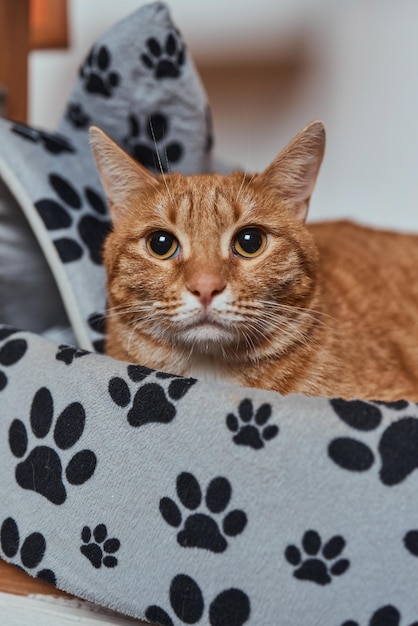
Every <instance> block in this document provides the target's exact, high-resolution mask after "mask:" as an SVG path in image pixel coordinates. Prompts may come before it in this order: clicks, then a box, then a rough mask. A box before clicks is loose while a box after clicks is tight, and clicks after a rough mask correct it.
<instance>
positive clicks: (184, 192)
mask: <svg viewBox="0 0 418 626" xmlns="http://www.w3.org/2000/svg"><path fill="white" fill-rule="evenodd" d="M92 143H93V147H94V152H95V156H96V160H97V162H98V166H99V171H100V172H101V176H102V181H103V184H104V187H105V190H106V192H107V195H108V198H109V203H110V208H111V214H112V218H113V223H114V229H113V232H112V233H111V234H110V235H109V237H108V239H107V241H106V243H105V248H104V259H105V265H106V269H107V275H108V298H109V314H108V319H107V343H106V352H107V353H108V354H110V355H112V356H114V357H116V358H120V359H123V360H127V361H131V362H136V363H140V364H142V365H147V366H148V367H151V368H156V369H160V370H165V371H167V372H171V373H175V374H180V375H185V376H195V377H198V378H201V379H205V380H219V381H225V382H235V383H237V384H239V385H243V386H252V387H259V388H264V389H274V390H277V391H280V392H281V393H291V392H298V393H304V394H307V395H321V396H341V397H345V398H350V397H360V398H368V399H379V400H388V401H393V400H396V399H399V398H407V399H411V400H418V278H417V276H416V268H418V236H413V235H401V234H395V233H390V232H384V231H376V230H374V229H369V228H366V227H362V226H358V225H355V224H352V223H350V222H327V223H318V224H311V225H308V226H306V225H305V224H304V219H305V216H306V212H307V208H308V204H309V198H310V195H311V192H312V189H313V186H314V183H315V179H316V176H317V173H318V170H319V166H320V163H321V160H322V154H323V149H324V132H323V127H322V124H320V123H319V122H318V123H312V124H311V125H309V126H308V127H306V129H304V130H303V131H302V132H301V133H300V134H299V135H298V136H297V137H296V138H295V139H294V140H293V141H292V142H291V143H290V144H289V146H287V147H286V148H285V150H284V151H283V152H282V153H281V154H280V155H279V157H277V159H276V160H275V161H274V162H273V164H272V165H271V166H270V167H269V168H267V170H266V171H265V172H264V173H262V174H257V175H254V176H249V175H244V174H243V173H238V172H237V173H234V174H231V175H228V176H221V175H209V174H208V175H199V176H189V177H183V176H181V175H179V174H173V175H166V176H164V177H163V176H161V177H155V176H152V175H151V174H149V173H148V172H146V171H145V170H144V169H143V168H142V167H141V166H139V165H138V164H136V163H135V162H133V161H132V160H131V159H129V157H127V156H126V155H125V154H124V153H123V152H122V151H121V150H120V149H119V148H117V147H116V146H115V145H114V144H112V142H110V140H109V139H108V138H107V137H106V136H104V134H103V133H101V132H100V131H99V130H97V129H95V130H93V131H92Z"/></svg>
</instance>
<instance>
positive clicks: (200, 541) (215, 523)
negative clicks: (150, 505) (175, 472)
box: [160, 472, 247, 553]
mask: <svg viewBox="0 0 418 626" xmlns="http://www.w3.org/2000/svg"><path fill="white" fill-rule="evenodd" d="M176 490H177V496H178V499H179V501H180V504H181V506H183V507H184V509H186V510H185V511H184V512H183V513H182V512H181V510H180V507H179V505H177V504H176V502H175V501H174V500H172V499H171V498H167V497H166V498H162V499H161V500H160V513H161V515H162V517H163V518H164V520H165V521H166V522H167V524H170V526H173V527H174V528H180V527H181V528H182V529H181V530H180V531H179V532H178V534H177V541H178V543H179V544H180V545H181V546H183V547H186V548H203V549H205V550H210V551H211V552H215V553H220V552H224V551H225V550H226V549H227V547H228V543H227V541H226V538H225V537H226V536H227V537H236V536H237V535H240V534H241V533H242V532H243V530H244V528H245V526H246V525H247V516H246V514H245V513H244V511H241V510H239V509H235V510H233V511H229V512H228V513H227V512H226V510H227V508H228V506H229V502H230V500H231V495H232V489H231V485H230V483H229V481H228V480H227V479H226V478H224V477H222V476H218V477H217V478H214V479H213V480H211V482H210V483H209V485H208V487H207V490H206V495H205V504H206V509H207V511H206V512H203V511H202V510H201V506H202V491H201V489H200V485H199V483H198V481H197V480H196V478H195V477H194V476H193V474H190V473H188V472H183V473H182V474H179V476H178V477H177V481H176ZM184 515H187V517H186V519H183V516H184ZM217 516H218V520H216V517H217ZM219 516H221V517H219Z"/></svg>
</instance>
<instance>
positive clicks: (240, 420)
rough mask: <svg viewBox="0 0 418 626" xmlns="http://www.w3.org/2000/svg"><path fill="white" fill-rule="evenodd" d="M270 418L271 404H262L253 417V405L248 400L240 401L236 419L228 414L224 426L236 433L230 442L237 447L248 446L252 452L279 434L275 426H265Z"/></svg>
mask: <svg viewBox="0 0 418 626" xmlns="http://www.w3.org/2000/svg"><path fill="white" fill-rule="evenodd" d="M270 417H271V404H267V403H266V404H262V405H261V406H260V407H259V408H258V409H257V411H256V413H255V415H254V407H253V403H252V401H251V400H250V399H249V398H245V399H244V400H242V401H241V402H240V404H239V407H238V417H236V415H234V414H233V413H229V414H228V416H227V418H226V425H227V427H228V429H229V430H230V431H231V432H232V433H236V434H235V436H234V437H233V438H232V441H233V442H234V443H236V444H237V445H239V446H249V447H250V448H254V450H260V448H263V447H264V444H265V442H266V441H270V439H273V438H274V437H276V436H277V435H278V433H279V429H278V427H277V426H276V425H275V424H269V425H267V422H268V420H269V419H270Z"/></svg>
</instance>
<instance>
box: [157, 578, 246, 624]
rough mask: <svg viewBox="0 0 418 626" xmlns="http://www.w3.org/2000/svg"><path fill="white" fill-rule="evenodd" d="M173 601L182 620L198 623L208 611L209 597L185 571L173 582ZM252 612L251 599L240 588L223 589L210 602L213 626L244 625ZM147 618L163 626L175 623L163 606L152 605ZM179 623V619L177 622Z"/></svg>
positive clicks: (171, 600) (181, 622)
mask: <svg viewBox="0 0 418 626" xmlns="http://www.w3.org/2000/svg"><path fill="white" fill-rule="evenodd" d="M169 597H170V605H171V608H172V610H173V612H174V614H175V615H176V617H178V619H179V620H180V621H179V622H178V624H197V622H199V621H200V620H201V618H202V617H203V615H204V613H205V601H204V599H203V593H202V590H201V589H200V587H199V585H198V584H197V583H196V582H195V581H194V580H193V578H191V577H190V576H186V575H185V574H179V575H178V576H175V577H174V578H173V580H172V581H171V585H170V594H169ZM249 616H250V600H249V598H248V596H247V594H245V593H244V592H243V591H241V590H240V589H227V590H226V591H222V592H221V593H220V594H219V595H218V596H216V598H215V599H214V600H213V601H212V602H211V603H210V605H209V610H208V617H207V618H206V620H205V621H204V623H205V624H207V623H209V624H210V626H242V624H245V622H246V621H247V620H248V618H249ZM145 617H146V619H147V620H149V621H150V622H153V623H155V622H156V623H158V624H161V626H174V622H173V620H172V619H171V617H170V616H169V614H168V613H167V612H166V611H165V610H164V609H162V608H161V607H159V606H156V605H153V606H149V607H148V608H147V610H146V612H145ZM176 623H177V622H176ZM201 623H203V622H201Z"/></svg>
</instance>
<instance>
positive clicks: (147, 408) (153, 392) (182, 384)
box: [109, 365, 196, 427]
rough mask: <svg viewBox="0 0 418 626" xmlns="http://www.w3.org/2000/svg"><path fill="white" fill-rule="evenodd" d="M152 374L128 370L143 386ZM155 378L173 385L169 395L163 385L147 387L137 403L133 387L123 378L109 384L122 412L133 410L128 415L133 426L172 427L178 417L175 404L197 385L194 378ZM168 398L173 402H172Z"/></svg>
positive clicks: (144, 369) (141, 389)
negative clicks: (159, 425) (171, 424)
mask: <svg viewBox="0 0 418 626" xmlns="http://www.w3.org/2000/svg"><path fill="white" fill-rule="evenodd" d="M151 374H153V370H150V369H148V368H147V367H141V366H140V365H129V366H128V376H129V378H130V380H131V381H132V382H134V383H142V382H143V381H144V380H145V378H147V377H148V376H150V375H151ZM155 375H156V378H157V379H160V380H164V379H168V380H169V381H170V382H169V384H168V389H167V392H166V391H165V389H164V387H163V386H162V385H161V384H159V383H156V382H150V383H145V384H143V385H141V386H140V387H139V389H138V390H137V391H136V393H135V394H134V396H133V400H132V393H131V390H130V388H129V385H128V383H127V382H126V381H125V380H124V379H123V378H119V377H115V378H112V379H111V381H110V382H109V394H110V397H111V398H112V400H113V402H115V404H117V405H118V406H120V407H122V408H126V407H128V406H130V407H131V408H130V409H129V411H128V414H127V420H128V423H129V424H130V425H131V426H134V427H138V426H144V424H149V423H151V422H159V423H161V424H168V423H169V422H171V421H173V419H174V418H175V416H176V414H177V408H176V405H175V404H174V403H173V402H177V401H179V400H181V398H183V397H184V396H185V395H186V393H187V392H188V391H189V389H190V387H191V386H192V385H194V384H195V382H196V380H195V379H194V378H180V377H178V376H172V375H171V374H165V373H163V372H156V374H155ZM167 395H168V398H170V400H173V402H170V400H169V399H168V398H167Z"/></svg>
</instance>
